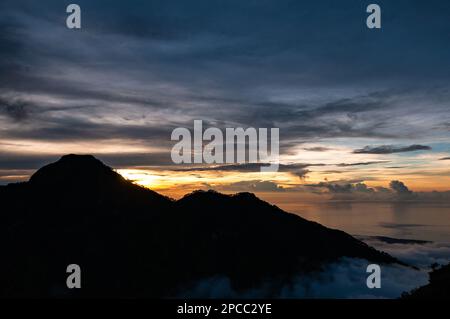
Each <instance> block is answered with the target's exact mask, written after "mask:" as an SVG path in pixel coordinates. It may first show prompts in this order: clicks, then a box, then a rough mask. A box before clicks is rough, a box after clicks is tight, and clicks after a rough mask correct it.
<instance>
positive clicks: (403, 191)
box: [389, 181, 413, 196]
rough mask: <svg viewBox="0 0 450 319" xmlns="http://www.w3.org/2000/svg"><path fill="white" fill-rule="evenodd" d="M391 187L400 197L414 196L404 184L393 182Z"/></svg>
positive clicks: (390, 184)
mask: <svg viewBox="0 0 450 319" xmlns="http://www.w3.org/2000/svg"><path fill="white" fill-rule="evenodd" d="M389 187H390V188H392V189H393V190H394V191H395V192H396V193H397V194H398V195H399V196H410V195H412V194H413V192H412V191H410V190H409V188H408V187H406V185H405V184H404V183H403V182H400V181H391V182H390V183H389Z"/></svg>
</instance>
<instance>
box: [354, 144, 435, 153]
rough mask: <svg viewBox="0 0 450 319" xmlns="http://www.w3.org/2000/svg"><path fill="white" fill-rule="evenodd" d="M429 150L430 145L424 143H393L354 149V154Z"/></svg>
mask: <svg viewBox="0 0 450 319" xmlns="http://www.w3.org/2000/svg"><path fill="white" fill-rule="evenodd" d="M425 150H431V147H430V146H426V145H418V144H414V145H410V146H398V147H396V146H393V145H382V146H366V147H364V148H362V149H358V150H354V151H353V153H355V154H393V153H405V152H414V151H425Z"/></svg>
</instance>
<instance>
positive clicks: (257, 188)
mask: <svg viewBox="0 0 450 319" xmlns="http://www.w3.org/2000/svg"><path fill="white" fill-rule="evenodd" d="M214 189H216V190H219V191H231V192H283V191H285V189H284V188H283V187H282V186H279V185H278V184H277V183H274V182H272V181H261V180H252V181H240V182H235V183H230V184H226V185H220V186H218V187H215V188H214Z"/></svg>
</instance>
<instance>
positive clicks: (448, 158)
mask: <svg viewBox="0 0 450 319" xmlns="http://www.w3.org/2000/svg"><path fill="white" fill-rule="evenodd" d="M439 160H440V161H449V160H450V157H443V158H440V159H439Z"/></svg>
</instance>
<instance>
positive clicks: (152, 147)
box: [0, 0, 450, 202]
mask: <svg viewBox="0 0 450 319" xmlns="http://www.w3.org/2000/svg"><path fill="white" fill-rule="evenodd" d="M373 2H374V3H377V4H379V5H380V7H381V10H382V28H381V29H368V28H367V27H366V24H365V21H366V18H367V16H368V14H367V13H366V7H367V5H369V4H370V3H373ZM70 3H71V2H69V1H45V2H44V1H26V0H14V1H11V0H3V1H1V3H0V12H1V13H0V184H7V183H11V182H17V181H23V180H27V179H28V178H29V176H30V175H31V174H33V172H34V171H35V170H36V169H38V168H39V167H41V166H42V165H44V164H47V163H49V162H52V161H55V160H57V159H58V158H59V157H60V156H62V155H64V154H68V153H77V154H93V155H95V156H96V157H98V158H99V159H101V160H102V161H104V162H105V163H106V164H108V165H110V166H112V167H114V168H115V169H117V171H118V172H119V173H121V174H122V175H123V176H125V177H126V178H128V179H130V180H133V181H135V182H136V183H139V184H141V185H144V186H146V187H149V188H152V189H154V190H157V191H159V192H162V193H164V194H166V195H169V196H172V197H176V198H177V197H180V196H182V195H183V194H185V193H187V192H189V191H192V190H195V189H215V190H218V191H222V192H231V193H233V192H240V191H251V192H255V193H261V194H263V197H264V198H267V199H269V200H270V199H273V200H274V201H275V202H277V201H284V202H290V201H296V200H299V199H300V198H301V199H311V200H321V199H322V198H324V196H326V198H332V199H346V200H369V199H370V200H374V199H375V200H417V199H421V200H422V199H423V200H430V201H435V200H438V199H439V200H441V199H442V200H449V198H450V195H449V192H448V191H450V168H449V164H450V140H449V137H450V112H449V111H450V99H449V98H450V41H449V40H450V20H449V19H448V18H449V16H450V3H449V2H448V1H444V0H441V1H437V0H431V1H412V0H409V1H403V0H398V1H380V0H377V1H364V0H346V1H331V0H329V1H325V0H321V1H298V0H296V1H283V0H280V1H265V0H258V1H252V0H248V1H234V0H228V1H215V0H208V1H181V0H176V1H175V0H174V1H126V2H125V1H113V0H108V1H106V0H104V1H101V0H95V1H86V0H84V1H82V0H77V1H76V3H77V4H79V5H80V7H81V17H82V18H81V19H82V20H81V21H82V27H81V29H80V30H75V29H68V28H67V27H66V24H65V20H66V17H67V13H66V12H65V9H66V6H67V5H68V4H70ZM196 119H197V120H202V121H203V123H204V126H205V127H218V128H221V129H224V128H226V127H244V128H247V127H255V128H272V127H276V128H279V129H280V163H281V165H280V171H279V172H276V173H261V172H260V170H259V168H258V167H257V166H255V165H229V166H226V167H225V166H224V165H198V164H197V165H195V164H190V165H175V164H174V163H173V162H172V161H171V159H170V151H171V148H172V147H173V145H174V142H173V141H171V139H170V137H171V132H172V130H173V129H175V128H177V127H186V128H192V127H193V121H194V120H196ZM433 191H434V192H433ZM449 201H450V200H449Z"/></svg>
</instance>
